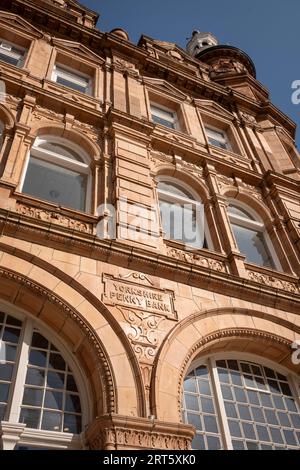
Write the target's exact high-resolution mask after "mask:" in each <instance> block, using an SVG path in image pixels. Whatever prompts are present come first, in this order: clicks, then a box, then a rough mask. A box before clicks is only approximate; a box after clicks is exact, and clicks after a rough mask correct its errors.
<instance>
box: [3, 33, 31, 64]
mask: <svg viewBox="0 0 300 470" xmlns="http://www.w3.org/2000/svg"><path fill="white" fill-rule="evenodd" d="M6 45H7V46H8V48H6V47H5V46H6ZM10 48H14V49H15V50H16V51H15V52H12V51H11V50H10ZM0 52H2V53H6V54H5V55H7V56H8V57H13V58H15V59H17V57H19V58H18V63H17V64H16V65H15V67H19V68H20V67H23V65H24V62H25V60H26V55H27V48H25V47H23V46H20V45H19V44H18V43H15V42H10V41H6V39H2V38H1V39H0ZM10 65H14V64H10Z"/></svg>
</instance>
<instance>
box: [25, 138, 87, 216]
mask: <svg viewBox="0 0 300 470" xmlns="http://www.w3.org/2000/svg"><path fill="white" fill-rule="evenodd" d="M89 174H90V171H89V161H88V157H87V156H86V155H85V153H84V152H83V151H82V150H81V149H80V148H79V147H78V146H77V145H75V144H73V143H72V142H69V141H67V140H65V139H61V138H53V137H51V136H48V137H47V136H46V137H43V138H37V139H36V141H35V143H34V145H33V147H32V149H31V152H30V158H29V161H28V167H27V170H26V174H25V179H24V183H23V188H22V192H24V193H26V194H30V195H31V196H35V197H38V198H40V199H45V200H46V201H50V202H54V203H56V204H58V205H60V206H66V207H70V208H72V209H76V210H81V211H85V210H89V206H90V201H89V193H90V190H89V189H90V182H89V179H90V178H89Z"/></svg>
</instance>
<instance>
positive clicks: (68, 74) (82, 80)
mask: <svg viewBox="0 0 300 470" xmlns="http://www.w3.org/2000/svg"><path fill="white" fill-rule="evenodd" d="M59 76H60V77H62V78H64V79H66V80H67V81H69V82H70V83H74V84H75V85H80V86H84V84H87V87H86V91H85V92H84V91H79V90H77V89H75V88H72V87H71V86H68V85H62V84H61V83H57V78H58V77H59ZM51 79H52V81H53V82H56V83H57V84H58V85H60V86H65V87H66V88H69V89H71V90H74V91H77V92H78V93H83V94H85V95H91V94H92V91H93V90H92V88H93V87H92V82H93V80H92V77H91V76H90V75H87V74H85V73H82V72H78V71H77V70H75V69H72V68H71V67H67V66H66V65H63V64H60V63H57V64H55V65H54V67H53V72H52V78H51Z"/></svg>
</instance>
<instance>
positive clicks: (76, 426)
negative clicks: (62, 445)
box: [63, 414, 81, 434]
mask: <svg viewBox="0 0 300 470" xmlns="http://www.w3.org/2000/svg"><path fill="white" fill-rule="evenodd" d="M63 430H64V432H71V433H73V434H79V433H80V432H81V416H78V415H71V414H65V415H64V424H63Z"/></svg>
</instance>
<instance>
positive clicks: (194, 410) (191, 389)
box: [183, 358, 300, 450]
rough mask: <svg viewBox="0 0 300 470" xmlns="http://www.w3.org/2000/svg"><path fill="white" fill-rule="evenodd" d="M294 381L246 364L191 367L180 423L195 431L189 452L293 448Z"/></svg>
mask: <svg viewBox="0 0 300 470" xmlns="http://www.w3.org/2000/svg"><path fill="white" fill-rule="evenodd" d="M296 390H298V392H297V395H299V383H298V381H296V379H295V378H294V377H287V375H286V374H285V373H281V372H278V371H277V370H274V369H273V367H272V366H270V365H269V364H268V365H265V364H264V365H262V364H258V363H256V362H253V361H252V360H242V359H240V360H237V359H236V358H233V359H232V358H230V359H226V358H225V359H224V358H221V359H213V358H210V359H208V360H206V361H202V362H198V363H195V364H194V365H192V367H191V368H190V370H189V372H188V374H187V376H186V377H185V380H184V393H183V420H184V422H186V423H188V424H192V425H194V426H195V428H196V435H195V438H194V440H193V444H192V447H193V448H194V449H237V450H242V449H245V450H252V449H262V450H267V449H269V450H272V449H299V446H300V408H299V398H298V397H296V395H295V391H296Z"/></svg>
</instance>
